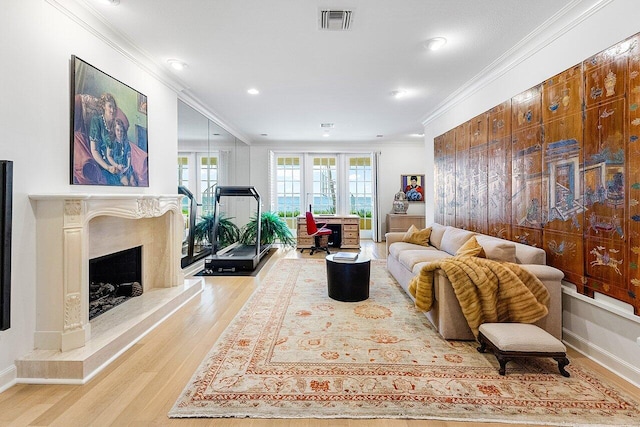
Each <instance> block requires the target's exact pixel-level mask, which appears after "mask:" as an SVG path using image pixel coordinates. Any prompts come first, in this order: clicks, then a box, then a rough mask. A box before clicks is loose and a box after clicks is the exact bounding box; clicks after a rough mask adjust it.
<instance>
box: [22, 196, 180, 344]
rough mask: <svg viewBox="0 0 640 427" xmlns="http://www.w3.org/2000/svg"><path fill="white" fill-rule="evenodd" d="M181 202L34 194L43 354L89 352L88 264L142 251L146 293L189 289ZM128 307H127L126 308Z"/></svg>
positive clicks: (39, 329) (38, 328)
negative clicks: (112, 255) (183, 258)
mask: <svg viewBox="0 0 640 427" xmlns="http://www.w3.org/2000/svg"><path fill="white" fill-rule="evenodd" d="M182 197H183V196H181V195H178V194H170V195H150V194H31V195H29V199H31V201H32V206H33V208H34V211H35V215H36V239H37V242H36V254H37V255H36V260H35V262H36V266H37V269H36V271H37V278H36V280H37V287H36V289H37V293H36V308H37V310H36V313H37V315H36V331H35V335H34V344H35V348H36V349H42V350H45V349H46V350H58V351H62V352H65V351H68V350H71V349H74V348H79V347H82V346H84V345H86V344H87V342H88V341H89V340H90V338H91V325H90V323H89V260H90V259H91V258H95V257H98V256H102V255H106V254H108V253H113V252H117V251H120V250H125V249H130V248H132V247H136V246H142V282H143V283H142V285H143V288H144V292H147V291H148V290H150V289H153V288H165V287H173V286H178V285H182V284H183V282H184V276H183V273H182V270H181V268H180V258H181V243H182V233H183V227H184V225H183V217H182V214H181V210H180V202H181V199H182ZM125 304H126V303H125Z"/></svg>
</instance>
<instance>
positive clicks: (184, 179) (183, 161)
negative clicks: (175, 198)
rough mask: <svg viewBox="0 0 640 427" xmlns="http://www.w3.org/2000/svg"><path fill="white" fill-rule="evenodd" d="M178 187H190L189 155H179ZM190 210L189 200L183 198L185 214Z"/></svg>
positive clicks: (183, 211)
mask: <svg viewBox="0 0 640 427" xmlns="http://www.w3.org/2000/svg"><path fill="white" fill-rule="evenodd" d="M178 187H185V188H189V157H187V156H178ZM188 210H189V200H188V199H187V198H186V197H183V198H182V213H183V215H184V214H185V213H186V212H188Z"/></svg>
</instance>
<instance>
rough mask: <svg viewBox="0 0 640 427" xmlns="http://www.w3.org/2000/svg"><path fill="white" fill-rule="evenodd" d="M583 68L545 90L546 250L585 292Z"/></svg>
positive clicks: (551, 81)
mask: <svg viewBox="0 0 640 427" xmlns="http://www.w3.org/2000/svg"><path fill="white" fill-rule="evenodd" d="M582 76H583V73H582V64H578V65H576V66H574V67H572V68H569V69H568V70H566V71H564V72H562V73H560V74H558V75H556V76H554V77H552V78H550V79H548V80H546V81H545V82H544V83H543V86H542V117H543V131H544V159H545V165H544V168H545V169H544V180H545V181H546V183H547V185H546V189H547V190H546V191H547V200H546V203H545V207H544V209H545V211H544V213H543V223H544V233H543V248H544V249H545V251H546V252H547V264H549V265H552V266H554V267H556V268H559V269H560V270H562V271H564V273H565V277H566V279H567V280H569V281H571V282H573V283H575V284H576V285H577V286H578V287H579V288H580V289H579V291H582V290H583V289H582V286H583V279H584V247H583V232H584V212H585V203H584V197H583V196H584V194H583V193H584V192H583V190H582V181H583V177H582V172H581V171H582V163H583V161H582V156H583V118H582V104H583V96H582V94H583V86H584V85H583V78H582Z"/></svg>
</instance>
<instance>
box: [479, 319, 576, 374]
mask: <svg viewBox="0 0 640 427" xmlns="http://www.w3.org/2000/svg"><path fill="white" fill-rule="evenodd" d="M478 341H479V342H480V347H478V351H479V352H480V353H484V352H485V350H486V349H487V347H488V348H489V350H491V351H492V352H493V354H495V356H496V359H498V363H500V370H499V372H500V375H504V374H505V370H506V365H507V362H508V361H510V360H512V359H516V358H521V357H551V358H553V359H555V360H556V361H557V362H558V369H559V370H560V373H561V374H562V375H563V376H565V377H568V376H569V372H567V371H566V370H565V369H564V367H565V366H567V365H568V364H569V359H567V348H566V347H565V346H564V344H563V343H562V341H560V340H558V339H557V338H556V337H554V336H553V335H551V334H549V333H548V332H547V331H545V330H544V329H541V328H539V327H537V326H536V325H530V324H527V323H484V324H482V325H480V329H479V334H478Z"/></svg>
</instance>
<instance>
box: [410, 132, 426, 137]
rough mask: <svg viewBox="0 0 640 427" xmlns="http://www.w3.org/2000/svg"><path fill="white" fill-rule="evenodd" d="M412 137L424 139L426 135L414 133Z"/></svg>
mask: <svg viewBox="0 0 640 427" xmlns="http://www.w3.org/2000/svg"><path fill="white" fill-rule="evenodd" d="M411 136H415V137H416V138H422V137H423V136H424V133H412V134H411Z"/></svg>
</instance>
